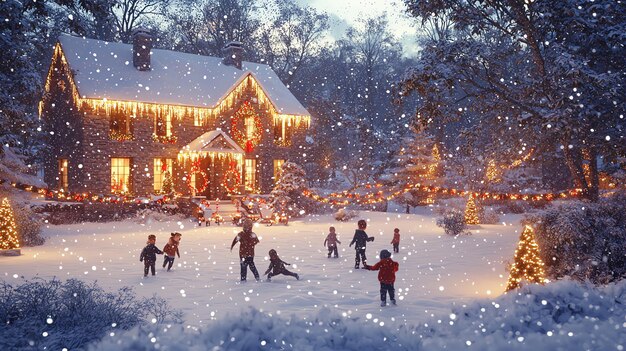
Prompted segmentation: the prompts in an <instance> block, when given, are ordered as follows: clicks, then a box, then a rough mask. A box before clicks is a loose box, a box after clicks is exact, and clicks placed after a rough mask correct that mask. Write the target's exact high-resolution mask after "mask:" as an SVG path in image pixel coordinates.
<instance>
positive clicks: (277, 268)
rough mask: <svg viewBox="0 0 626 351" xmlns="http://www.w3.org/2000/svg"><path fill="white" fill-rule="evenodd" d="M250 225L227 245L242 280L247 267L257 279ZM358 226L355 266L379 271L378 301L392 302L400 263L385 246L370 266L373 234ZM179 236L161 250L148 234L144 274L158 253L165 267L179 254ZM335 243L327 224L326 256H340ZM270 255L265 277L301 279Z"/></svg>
mask: <svg viewBox="0 0 626 351" xmlns="http://www.w3.org/2000/svg"><path fill="white" fill-rule="evenodd" d="M252 226H253V223H252V221H250V220H245V221H244V222H243V230H242V231H241V232H239V233H238V234H237V236H236V237H235V238H234V239H233V242H232V244H231V245H230V250H231V251H232V250H233V247H234V246H235V245H236V244H237V243H239V260H240V266H241V272H240V273H241V274H240V278H241V281H242V282H244V281H246V279H247V275H248V268H250V271H252V274H253V275H254V278H255V279H256V280H257V281H259V280H260V277H259V272H258V271H257V269H256V266H255V264H254V247H255V246H256V245H257V244H258V243H259V238H258V237H257V236H256V234H255V233H254V232H252ZM357 226H358V229H357V230H356V231H355V233H354V237H353V238H352V241H351V242H350V245H349V246H350V247H352V245H355V251H356V254H355V258H354V268H355V269H359V266H360V264H361V262H362V263H363V269H367V270H371V271H379V272H378V281H379V282H380V300H381V303H380V305H381V306H385V305H387V294H388V295H389V299H390V302H391V304H392V305H395V304H396V300H395V288H394V283H395V280H396V272H397V271H398V267H399V265H398V262H395V261H393V260H392V259H391V252H389V251H388V250H382V251H381V252H380V261H379V262H378V263H376V264H375V265H373V266H370V265H368V264H367V257H366V256H365V249H366V245H367V242H372V241H374V237H368V236H367V233H365V229H366V228H367V222H366V221H365V220H359V221H358V223H357ZM181 237H182V234H181V233H171V236H170V239H169V241H168V243H167V244H166V245H165V247H163V251H161V250H159V249H158V248H157V247H156V245H155V243H156V236H155V235H149V236H148V243H147V245H146V247H144V249H143V251H141V255H140V257H139V261H143V262H144V275H143V276H144V277H147V276H148V270H151V271H152V275H155V268H154V266H155V263H156V255H157V254H159V255H161V254H165V258H164V261H163V268H165V266H166V265H167V270H168V271H169V270H170V269H171V268H172V265H173V264H174V259H175V257H176V256H178V257H179V258H180V253H179V251H178V245H179V244H180V239H181ZM337 244H341V241H339V239H338V238H337V233H336V232H335V227H330V228H329V233H328V235H327V236H326V239H325V240H324V246H325V247H327V248H328V258H330V257H331V254H334V257H335V258H338V257H339V254H338V249H337ZM391 244H392V245H393V251H394V252H395V253H398V252H399V247H400V229H398V228H395V229H394V233H393V239H392V240H391ZM269 256H270V265H269V267H268V268H267V270H266V271H265V274H264V275H267V281H271V278H272V277H273V276H276V275H279V274H284V275H288V276H292V277H295V278H296V279H297V280H300V276H299V275H298V274H297V273H293V272H290V271H289V270H287V268H285V265H290V264H289V263H287V262H285V261H283V260H281V259H280V257H279V256H278V253H277V252H276V250H274V249H272V250H270V251H269Z"/></svg>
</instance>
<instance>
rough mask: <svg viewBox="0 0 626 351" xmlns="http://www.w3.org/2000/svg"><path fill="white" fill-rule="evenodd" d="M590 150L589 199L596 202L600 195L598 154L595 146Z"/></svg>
mask: <svg viewBox="0 0 626 351" xmlns="http://www.w3.org/2000/svg"><path fill="white" fill-rule="evenodd" d="M588 150H589V182H588V183H587V185H588V186H587V192H588V194H587V195H588V197H587V198H588V199H589V200H591V201H593V202H596V201H598V198H599V197H600V177H599V175H598V155H597V151H596V149H595V148H593V147H591V148H589V149H588Z"/></svg>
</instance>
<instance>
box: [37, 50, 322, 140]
mask: <svg viewBox="0 0 626 351" xmlns="http://www.w3.org/2000/svg"><path fill="white" fill-rule="evenodd" d="M59 61H60V62H61V64H62V65H63V68H64V69H65V70H66V72H68V74H67V77H68V79H69V81H70V85H71V87H72V96H73V97H74V100H75V101H76V104H77V106H78V107H79V108H80V109H82V110H84V111H93V112H94V113H96V114H97V113H105V114H106V115H110V114H111V113H112V112H123V113H126V114H128V115H130V116H149V115H169V116H172V117H175V118H177V119H179V120H180V119H182V118H183V117H185V116H192V117H193V120H199V121H201V122H202V124H205V123H206V121H208V119H209V118H217V117H218V116H220V115H221V114H223V113H224V112H225V111H228V110H229V109H232V108H234V107H235V106H236V103H237V101H239V100H240V99H241V98H242V97H243V96H244V95H245V93H246V91H249V90H251V91H252V92H253V93H255V94H256V97H257V101H258V104H259V106H262V107H264V109H266V110H268V112H269V113H270V116H271V117H272V120H273V121H274V123H275V124H276V123H278V122H281V123H282V121H283V120H285V121H289V123H291V124H292V125H294V126H296V127H298V126H305V127H307V128H308V127H309V126H310V123H311V117H310V116H307V115H289V114H282V113H279V112H278V109H277V108H276V107H275V106H274V104H273V103H272V101H271V100H270V98H269V96H268V94H267V93H266V92H265V90H263V88H262V87H261V85H260V84H259V83H258V82H257V80H256V78H255V77H254V74H253V73H248V74H247V75H245V76H243V77H242V78H241V79H240V80H239V81H237V82H236V83H235V85H234V87H233V88H232V89H231V90H230V91H228V92H226V94H224V96H223V97H222V98H221V99H220V100H219V101H218V102H217V103H216V105H215V106H213V107H193V106H185V105H168V104H158V103H149V102H139V101H122V100H108V99H106V98H103V99H92V98H87V97H86V96H81V95H80V94H79V92H78V88H77V87H78V85H76V82H75V81H74V77H73V76H72V74H71V73H70V72H71V70H70V69H69V66H68V63H67V59H66V57H65V54H64V53H63V49H62V48H61V45H60V43H57V44H56V46H55V47H54V54H53V57H52V65H50V69H49V70H48V75H47V77H46V83H45V92H50V88H51V78H52V75H53V73H54V69H53V68H54V66H55V63H57V62H59ZM43 113H44V111H43V101H41V102H40V103H39V116H40V117H41V116H42V115H43ZM172 119H173V118H172Z"/></svg>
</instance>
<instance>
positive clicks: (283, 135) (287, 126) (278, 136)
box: [274, 118, 292, 146]
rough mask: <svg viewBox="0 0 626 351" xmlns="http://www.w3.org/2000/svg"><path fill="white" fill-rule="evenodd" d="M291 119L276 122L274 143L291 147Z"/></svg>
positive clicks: (281, 119)
mask: <svg viewBox="0 0 626 351" xmlns="http://www.w3.org/2000/svg"><path fill="white" fill-rule="evenodd" d="M291 134H292V128H291V119H287V118H280V119H279V120H278V121H276V120H275V121H274V143H276V144H278V145H281V146H289V145H291Z"/></svg>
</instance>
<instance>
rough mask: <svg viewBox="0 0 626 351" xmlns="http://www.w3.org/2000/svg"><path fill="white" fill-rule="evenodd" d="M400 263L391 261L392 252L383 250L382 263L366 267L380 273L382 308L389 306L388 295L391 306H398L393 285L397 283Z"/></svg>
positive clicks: (381, 254)
mask: <svg viewBox="0 0 626 351" xmlns="http://www.w3.org/2000/svg"><path fill="white" fill-rule="evenodd" d="M398 267H399V265H398V262H395V261H394V260H392V259H391V252H389V251H387V250H382V251H381V252H380V261H379V262H378V263H376V264H375V265H373V266H368V265H365V267H364V268H367V269H368V270H370V271H378V281H379V282H380V306H381V307H385V306H386V305H387V293H389V299H390V300H391V304H392V305H395V304H396V298H395V292H396V289H395V288H394V287H393V283H395V281H396V272H397V271H398Z"/></svg>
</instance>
